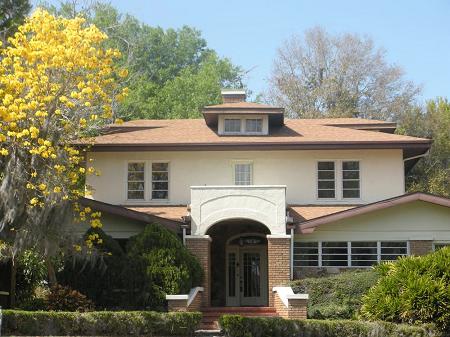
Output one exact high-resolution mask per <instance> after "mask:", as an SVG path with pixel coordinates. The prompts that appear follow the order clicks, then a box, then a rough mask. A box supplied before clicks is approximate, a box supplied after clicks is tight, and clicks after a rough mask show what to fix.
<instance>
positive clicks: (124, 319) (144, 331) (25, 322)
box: [2, 310, 201, 336]
mask: <svg viewBox="0 0 450 337" xmlns="http://www.w3.org/2000/svg"><path fill="white" fill-rule="evenodd" d="M200 320H201V314H200V313H195V312H183V313H157V312H152V311H128V312H126V311H117V312H111V311H101V312H100V311H98V312H85V313H79V312H51V311H50V312H43V311H42V312H31V311H15V310H5V311H3V326H2V332H4V333H5V334H7V335H12V334H14V335H28V336H141V335H150V336H192V335H193V334H194V331H195V330H196V329H197V327H198V325H199V324H200Z"/></svg>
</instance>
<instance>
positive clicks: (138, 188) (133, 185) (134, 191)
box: [127, 163, 145, 200]
mask: <svg viewBox="0 0 450 337" xmlns="http://www.w3.org/2000/svg"><path fill="white" fill-rule="evenodd" d="M127 198H128V199H129V200H144V199H145V163H128V178H127Z"/></svg>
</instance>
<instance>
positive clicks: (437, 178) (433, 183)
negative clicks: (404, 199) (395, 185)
mask: <svg viewBox="0 0 450 337" xmlns="http://www.w3.org/2000/svg"><path fill="white" fill-rule="evenodd" d="M449 130H450V102H449V101H448V100H447V99H446V98H436V99H434V100H430V101H428V102H427V103H426V107H425V108H423V109H421V108H415V109H411V110H408V111H405V112H404V113H403V114H402V115H401V116H400V120H399V128H398V132H399V133H402V134H408V135H410V136H417V137H426V138H431V139H433V144H432V146H431V149H430V152H429V153H428V155H427V156H426V157H424V158H422V159H421V160H420V161H419V163H418V164H417V165H416V166H415V167H414V168H413V169H412V171H411V172H410V173H409V175H408V176H407V180H406V182H407V189H408V191H410V192H415V191H424V192H429V193H433V194H438V195H442V196H447V197H450V131H449Z"/></svg>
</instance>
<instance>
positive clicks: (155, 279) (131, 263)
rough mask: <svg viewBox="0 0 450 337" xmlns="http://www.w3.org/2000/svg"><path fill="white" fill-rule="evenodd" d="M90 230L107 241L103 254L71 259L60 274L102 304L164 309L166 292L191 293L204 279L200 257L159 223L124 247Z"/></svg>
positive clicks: (112, 307)
mask: <svg viewBox="0 0 450 337" xmlns="http://www.w3.org/2000/svg"><path fill="white" fill-rule="evenodd" d="M92 234H98V236H99V238H100V239H101V240H102V241H103V243H102V244H100V245H97V244H96V248H97V249H98V250H99V251H100V252H101V253H104V254H99V258H97V259H90V257H89V256H86V257H78V258H75V259H74V258H69V259H67V260H66V262H65V264H64V270H63V271H62V272H61V273H60V274H59V275H58V280H59V282H60V283H61V284H64V285H68V286H70V287H72V288H73V289H76V290H78V291H80V292H81V293H83V294H86V295H87V297H88V298H90V299H92V300H93V301H94V303H95V305H96V307H97V308H99V309H100V308H101V309H107V310H118V309H119V310H124V309H126V310H142V309H147V310H158V311H160V310H164V309H165V305H166V300H165V296H166V294H180V293H188V292H189V290H190V289H191V288H192V287H195V286H198V285H200V282H201V277H202V268H201V266H200V263H199V262H198V260H197V258H196V257H195V256H194V255H192V254H191V253H190V252H189V251H188V250H187V249H186V247H185V246H184V245H183V243H182V241H181V240H180V238H178V237H177V236H176V235H175V234H174V233H173V232H171V231H169V230H168V229H166V228H164V227H162V226H160V225H158V224H151V225H147V226H146V227H145V229H144V231H143V232H142V233H140V234H138V235H136V236H134V237H132V238H130V240H129V242H128V244H127V247H126V251H124V250H123V249H122V248H121V247H120V245H119V244H118V243H117V242H116V241H115V240H114V239H113V238H112V237H110V236H109V235H106V234H105V232H103V231H102V230H101V229H90V230H89V231H88V232H87V233H86V236H88V235H92ZM108 253H111V254H110V255H109V254H108Z"/></svg>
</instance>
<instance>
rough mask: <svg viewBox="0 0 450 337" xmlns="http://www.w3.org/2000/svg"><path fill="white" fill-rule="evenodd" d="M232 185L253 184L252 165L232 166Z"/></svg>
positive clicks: (236, 164) (237, 164)
mask: <svg viewBox="0 0 450 337" xmlns="http://www.w3.org/2000/svg"><path fill="white" fill-rule="evenodd" d="M234 184H235V185H252V184H253V164H252V163H235V164H234Z"/></svg>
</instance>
